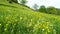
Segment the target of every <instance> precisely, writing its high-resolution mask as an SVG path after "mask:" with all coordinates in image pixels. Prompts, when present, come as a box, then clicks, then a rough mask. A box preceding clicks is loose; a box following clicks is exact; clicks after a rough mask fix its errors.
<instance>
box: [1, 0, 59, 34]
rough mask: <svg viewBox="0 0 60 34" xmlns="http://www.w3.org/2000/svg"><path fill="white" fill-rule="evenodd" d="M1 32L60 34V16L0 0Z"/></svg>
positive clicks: (3, 33)
mask: <svg viewBox="0 0 60 34" xmlns="http://www.w3.org/2000/svg"><path fill="white" fill-rule="evenodd" d="M0 34H60V16H58V15H52V14H46V13H40V12H36V11H34V10H31V9H29V8H27V7H25V6H23V5H19V4H15V3H13V4H10V3H8V2H7V1H3V0H0Z"/></svg>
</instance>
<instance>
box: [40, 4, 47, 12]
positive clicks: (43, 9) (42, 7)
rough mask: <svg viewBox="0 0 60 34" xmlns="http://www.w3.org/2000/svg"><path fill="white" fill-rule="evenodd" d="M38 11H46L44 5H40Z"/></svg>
mask: <svg viewBox="0 0 60 34" xmlns="http://www.w3.org/2000/svg"><path fill="white" fill-rule="evenodd" d="M39 11H40V12H47V10H46V7H45V6H44V5H42V6H40V8H39Z"/></svg>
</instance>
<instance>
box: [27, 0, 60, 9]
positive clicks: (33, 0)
mask: <svg viewBox="0 0 60 34" xmlns="http://www.w3.org/2000/svg"><path fill="white" fill-rule="evenodd" d="M27 1H28V2H27V3H26V5H27V6H29V7H30V8H33V5H34V4H37V5H38V6H39V7H40V6H41V5H44V6H45V7H49V6H53V7H55V8H60V5H59V3H60V0H53V1H52V0H38V1H37V0H27ZM39 7H38V8H39Z"/></svg>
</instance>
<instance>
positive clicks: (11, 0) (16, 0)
mask: <svg viewBox="0 0 60 34" xmlns="http://www.w3.org/2000/svg"><path fill="white" fill-rule="evenodd" d="M7 1H9V3H12V2H14V3H18V0H7Z"/></svg>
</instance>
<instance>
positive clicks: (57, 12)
mask: <svg viewBox="0 0 60 34" xmlns="http://www.w3.org/2000/svg"><path fill="white" fill-rule="evenodd" d="M33 7H34V10H36V11H39V12H44V13H48V14H55V15H60V9H59V8H55V7H54V6H50V7H47V8H46V7H45V6H44V5H42V6H40V7H39V9H38V8H37V7H38V5H37V4H35V5H34V6H33Z"/></svg>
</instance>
